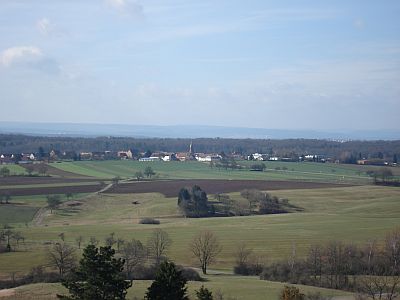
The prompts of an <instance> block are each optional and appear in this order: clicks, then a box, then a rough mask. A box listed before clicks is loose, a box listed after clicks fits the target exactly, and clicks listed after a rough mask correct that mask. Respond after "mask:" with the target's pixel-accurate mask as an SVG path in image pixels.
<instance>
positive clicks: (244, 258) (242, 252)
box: [235, 242, 253, 266]
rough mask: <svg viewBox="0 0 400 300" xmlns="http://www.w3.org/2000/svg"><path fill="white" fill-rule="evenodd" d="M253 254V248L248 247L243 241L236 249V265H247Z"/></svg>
mask: <svg viewBox="0 0 400 300" xmlns="http://www.w3.org/2000/svg"><path fill="white" fill-rule="evenodd" d="M252 254H253V249H250V248H248V247H247V245H246V243H245V242H241V243H240V244H239V245H238V247H237V248H236V251H235V257H236V265H237V266H243V265H246V264H247V263H248V261H249V258H250V256H251V255H252Z"/></svg>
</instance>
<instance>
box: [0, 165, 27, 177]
mask: <svg viewBox="0 0 400 300" xmlns="http://www.w3.org/2000/svg"><path fill="white" fill-rule="evenodd" d="M4 167H6V168H7V169H9V170H10V175H24V174H27V173H26V170H25V168H23V167H21V166H19V165H16V164H10V165H0V168H4Z"/></svg>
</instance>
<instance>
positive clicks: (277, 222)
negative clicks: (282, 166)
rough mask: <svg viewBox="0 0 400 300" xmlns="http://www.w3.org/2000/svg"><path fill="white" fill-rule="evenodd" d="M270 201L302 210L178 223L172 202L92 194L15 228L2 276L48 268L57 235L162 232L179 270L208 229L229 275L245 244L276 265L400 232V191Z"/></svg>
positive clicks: (344, 191) (341, 191) (306, 193)
mask: <svg viewBox="0 0 400 300" xmlns="http://www.w3.org/2000/svg"><path fill="white" fill-rule="evenodd" d="M272 194H273V195H277V196H278V197H283V198H288V199H289V200H290V202H291V203H293V204H294V205H297V206H299V207H302V208H304V211H303V212H294V213H289V214H280V215H261V216H246V217H224V218H202V219H189V218H182V216H181V214H180V212H179V210H178V208H177V200H176V197H174V198H166V197H164V196H163V195H160V194H105V195H92V196H90V197H86V198H83V199H81V200H79V201H80V202H82V205H81V206H79V207H77V208H74V209H71V208H69V207H67V206H65V207H64V206H63V207H61V208H60V210H58V211H57V212H55V213H53V214H51V213H50V212H49V211H47V213H46V214H44V215H43V219H42V220H41V222H39V223H37V222H34V223H33V224H31V225H30V226H29V227H26V226H25V224H21V225H20V226H19V225H18V224H15V225H14V226H15V228H16V229H17V230H19V231H21V232H22V233H23V234H24V235H25V236H26V237H27V241H26V245H27V249H29V250H28V251H20V252H19V251H18V252H13V253H10V254H2V256H1V260H0V270H2V272H3V273H5V274H8V273H9V272H11V271H12V270H15V271H18V272H27V271H28V270H29V269H30V268H31V267H32V266H34V265H36V264H43V263H45V250H46V246H45V243H46V241H55V240H57V239H58V234H59V233H60V232H64V233H65V235H66V240H67V241H68V242H69V243H71V244H74V241H75V238H76V237H77V236H79V235H83V236H84V237H85V238H86V242H87V240H88V238H89V237H90V236H96V237H97V238H98V239H99V240H103V239H104V238H105V237H106V236H107V235H108V234H109V233H111V232H115V233H116V234H117V236H118V237H121V238H123V239H130V238H137V239H140V240H142V241H145V240H146V239H147V237H148V236H149V235H150V233H151V231H152V230H153V229H154V228H162V229H164V230H166V231H167V232H168V233H169V235H170V236H171V238H172V240H173V244H172V246H171V249H170V251H169V256H170V257H171V258H172V259H173V260H175V261H177V262H178V263H182V264H185V265H193V264H195V263H194V261H193V260H192V258H191V257H190V254H189V253H188V251H187V245H188V243H189V242H190V240H191V239H192V238H193V236H194V235H195V234H196V233H197V232H199V231H201V230H206V229H208V230H212V231H213V232H215V234H216V235H217V236H218V237H219V238H220V239H221V243H222V245H223V252H222V254H221V256H220V258H219V259H218V261H217V263H216V264H215V265H214V266H213V268H217V269H225V270H231V268H232V265H233V262H234V252H235V247H236V246H237V243H238V242H239V241H244V242H246V243H247V244H248V245H249V247H252V248H253V249H254V250H255V252H256V253H258V254H260V255H263V256H265V258H266V259H267V260H268V261H274V260H277V259H282V258H285V257H286V256H288V255H289V254H290V251H291V247H292V244H293V243H295V244H296V245H297V250H298V255H300V256H302V255H304V254H305V251H306V250H307V248H308V247H309V246H310V245H311V244H313V243H316V242H328V241H330V240H332V239H336V240H344V241H348V242H354V243H359V244H362V243H364V242H365V241H366V240H367V239H369V238H377V239H379V238H382V237H383V236H384V235H385V233H386V232H387V231H389V230H391V229H393V228H394V227H396V226H399V225H400V222H399V216H400V201H398V200H399V199H400V190H399V189H396V188H389V187H375V186H370V187H366V186H358V187H342V188H325V189H302V190H277V191H272ZM230 196H231V198H232V199H235V200H237V201H240V199H241V197H240V194H239V193H231V194H230ZM210 197H211V198H212V196H210ZM17 200H18V198H16V201H17ZM132 202H137V203H139V204H137V205H134V204H132ZM42 203H43V202H42ZM143 217H154V218H158V219H160V220H161V225H142V224H138V221H139V220H140V219H141V218H143ZM371 220H373V222H371ZM34 224H36V225H34ZM21 250H22V249H21ZM16 261H18V264H16V263H15V262H16Z"/></svg>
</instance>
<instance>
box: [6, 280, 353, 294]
mask: <svg viewBox="0 0 400 300" xmlns="http://www.w3.org/2000/svg"><path fill="white" fill-rule="evenodd" d="M205 279H206V280H207V281H206V282H189V283H188V295H189V297H190V299H195V291H196V290H198V289H200V287H201V285H204V286H205V287H206V288H208V289H209V290H211V291H212V292H213V293H214V295H216V294H218V293H222V294H223V295H224V296H225V297H235V299H246V300H247V299H248V300H259V299H266V300H270V299H271V300H275V299H278V295H279V293H280V291H281V290H282V289H283V287H284V285H285V284H283V283H280V282H270V281H264V280H259V279H258V278H257V277H251V276H249V277H244V276H232V275H226V274H216V275H207V276H205ZM150 284H151V281H144V280H138V281H134V284H133V286H132V287H131V288H130V289H129V290H128V296H127V299H134V297H137V298H138V299H143V297H144V295H145V293H146V290H147V288H148V286H149V285H150ZM295 286H296V287H298V288H299V289H300V290H301V291H302V292H303V293H309V292H320V293H321V294H322V295H324V296H329V297H335V298H334V299H338V300H339V299H341V300H345V299H346V300H347V299H353V298H352V297H351V293H346V292H342V291H335V290H329V289H321V288H314V287H308V286H302V285H295ZM13 294H14V295H12V296H9V297H4V298H2V297H0V299H4V300H11V299H13V300H22V299H24V300H33V299H35V300H37V299H40V300H47V299H57V298H56V294H66V289H64V288H63V287H62V286H61V285H60V284H54V283H47V284H31V285H27V286H23V287H19V288H16V289H14V293H13ZM0 296H1V294H0Z"/></svg>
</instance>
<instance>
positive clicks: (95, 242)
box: [89, 236, 99, 246]
mask: <svg viewBox="0 0 400 300" xmlns="http://www.w3.org/2000/svg"><path fill="white" fill-rule="evenodd" d="M89 244H90V245H93V246H97V245H98V244H99V240H98V239H96V237H95V236H91V237H90V239H89Z"/></svg>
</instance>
